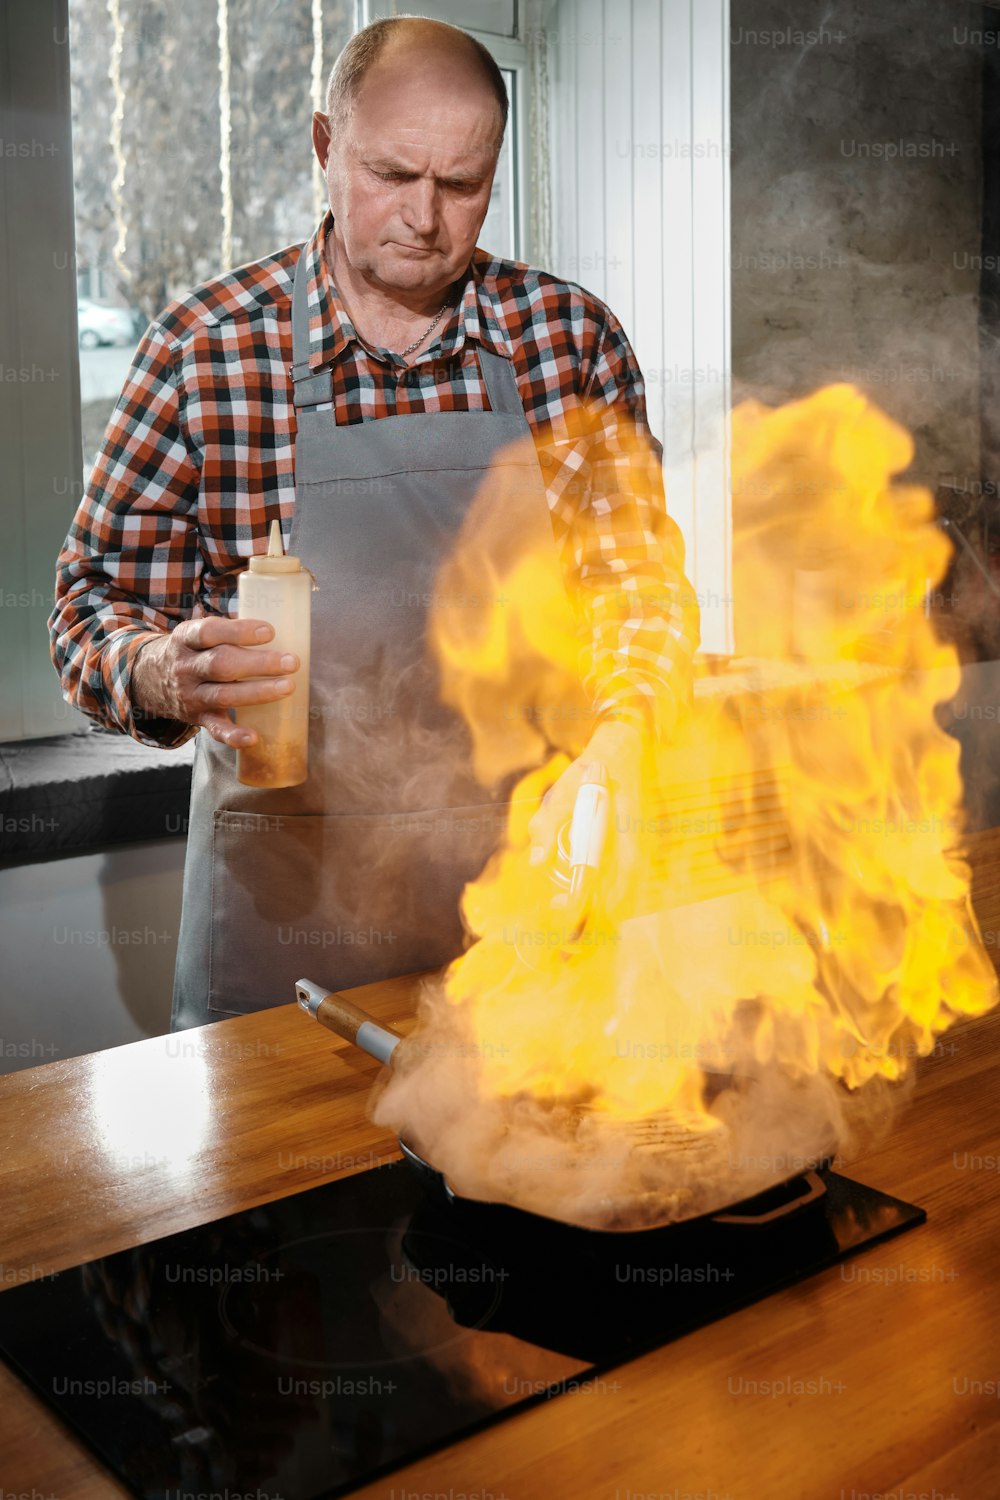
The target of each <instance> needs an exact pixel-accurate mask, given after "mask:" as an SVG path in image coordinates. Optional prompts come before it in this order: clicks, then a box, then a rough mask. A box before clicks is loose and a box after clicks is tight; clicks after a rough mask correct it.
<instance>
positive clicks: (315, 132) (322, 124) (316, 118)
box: [312, 109, 330, 172]
mask: <svg viewBox="0 0 1000 1500" xmlns="http://www.w3.org/2000/svg"><path fill="white" fill-rule="evenodd" d="M312 143H313V150H314V151H315V153H316V156H317V158H318V160H319V164H320V166H321V167H322V169H323V171H324V172H325V171H326V162H327V157H328V156H329V155H330V120H329V117H328V116H327V115H325V114H323V112H322V110H319V109H317V110H315V111H314V113H313V117H312Z"/></svg>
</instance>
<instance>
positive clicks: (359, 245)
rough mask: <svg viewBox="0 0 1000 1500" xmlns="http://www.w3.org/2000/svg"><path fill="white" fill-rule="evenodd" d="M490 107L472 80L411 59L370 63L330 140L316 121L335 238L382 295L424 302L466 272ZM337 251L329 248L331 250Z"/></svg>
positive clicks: (492, 124) (493, 111) (488, 158)
mask: <svg viewBox="0 0 1000 1500" xmlns="http://www.w3.org/2000/svg"><path fill="white" fill-rule="evenodd" d="M498 126H499V117H498V109H497V104H496V101H495V100H494V98H493V96H492V94H491V93H490V91H489V89H488V87H487V86H486V84H485V83H484V82H483V80H481V79H480V78H479V77H478V76H475V75H473V76H471V77H470V76H467V75H463V73H462V71H461V70H460V69H459V70H456V69H455V68H454V67H452V69H451V72H450V75H449V73H447V72H445V71H443V70H442V67H441V63H440V60H438V61H435V59H434V58H433V57H428V58H423V59H422V55H421V54H417V55H416V57H414V56H413V55H412V54H411V56H410V58H409V61H408V63H407V64H406V65H405V66H404V65H403V64H402V62H401V61H397V60H395V59H393V58H392V57H390V58H387V59H383V58H382V57H380V58H379V60H378V62H377V63H376V64H375V65H374V66H373V68H372V69H371V71H370V72H369V73H368V74H367V76H366V77H365V79H364V82H363V83H362V86H361V89H360V91H359V93H358V96H357V98H356V99H355V101H354V108H353V110H352V112H351V115H350V117H349V119H348V120H347V122H346V123H345V127H344V129H343V131H342V132H338V135H337V137H336V138H335V139H334V140H333V141H332V142H331V141H330V137H329V132H328V129H327V124H326V117H325V116H323V115H316V116H315V117H314V124H313V139H314V143H315V145H316V150H317V154H318V155H319V159H320V163H321V165H322V166H323V167H324V169H325V172H326V181H327V188H328V191H329V195H330V207H331V208H332V210H333V214H334V218H335V221H336V230H337V235H338V238H339V241H340V245H341V246H342V247H343V252H344V253H346V255H347V259H348V261H349V262H350V264H351V265H352V266H353V267H354V268H355V270H357V271H359V272H360V273H361V274H362V275H364V276H365V277H366V278H367V279H369V280H370V281H373V282H374V283H376V284H377V285H379V286H380V287H382V288H383V289H385V290H387V291H390V292H393V291H396V292H402V293H404V294H405V293H409V294H411V295H414V296H424V295H427V296H430V295H432V294H435V293H437V292H438V291H444V289H445V288H446V287H448V286H449V285H450V284H451V283H452V282H454V281H456V280H457V279H458V278H459V277H460V276H462V275H463V274H464V272H465V270H466V268H467V267H468V264H469V258H470V256H471V254H472V251H473V249H474V248H475V244H476V240H477V238H478V236H479V231H480V229H481V228H482V224H483V219H484V218H485V217H486V210H487V207H488V206H489V201H490V189H491V187H492V184H493V173H494V171H495V169H496V159H497V131H498ZM338 248H339V247H338Z"/></svg>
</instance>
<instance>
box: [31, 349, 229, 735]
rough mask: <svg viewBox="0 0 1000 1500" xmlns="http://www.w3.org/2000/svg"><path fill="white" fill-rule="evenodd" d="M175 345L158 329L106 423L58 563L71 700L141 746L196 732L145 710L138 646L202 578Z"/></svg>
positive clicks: (163, 625)
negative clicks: (136, 688)
mask: <svg viewBox="0 0 1000 1500" xmlns="http://www.w3.org/2000/svg"><path fill="white" fill-rule="evenodd" d="M181 404H182V403H181V396H180V393H179V384H178V379H177V372H176V368H175V358H174V351H173V350H172V347H171V341H170V339H169V337H168V335H167V334H166V332H165V330H164V329H163V328H162V327H161V326H160V325H159V324H157V323H153V324H151V325H150V327H149V329H148V330H147V332H146V334H145V336H144V338H143V339H142V342H141V343H140V344H139V347H138V349H137V350H136V353H135V356H134V358H133V361H132V367H131V369H130V371H129V374H128V377H127V379H126V381H125V385H124V388H123V390H122V393H121V396H120V397H119V399H118V403H117V405H116V407H115V411H114V413H113V415H112V417H111V420H110V422H109V424H108V428H107V432H106V434H105V438H104V445H103V448H102V450H101V453H100V456H99V457H98V459H97V462H96V464H95V465H94V469H93V472H92V474H91V477H90V481H89V483H88V485H87V489H86V492H85V494H84V497H83V499H82V501H81V503H80V506H79V509H78V510H77V513H76V516H75V518H74V521H73V524H72V526H71V527H70V530H69V534H68V536H67V538H66V541H65V543H64V545H63V548H62V551H61V552H60V554H59V560H58V563H57V567H56V591H55V607H54V609H53V611H52V614H51V616H50V619H49V634H50V641H51V651H52V660H53V663H54V665H55V668H56V671H57V672H58V673H59V677H60V680H61V683H62V690H63V696H64V697H65V698H66V700H67V702H69V703H71V704H73V705H74V707H76V708H78V709H80V711H81V712H82V713H85V714H87V715H88V716H89V717H90V718H92V719H95V720H96V721H97V722H98V723H100V724H103V725H105V726H106V727H108V728H112V729H117V730H119V731H121V732H122V733H124V734H129V735H132V737H133V738H134V739H137V740H139V741H140V742H141V743H142V744H147V745H160V746H174V745H180V744H182V743H183V742H184V741H185V740H187V739H190V738H191V736H192V735H193V734H195V733H196V732H197V731H196V730H195V728H194V727H193V726H192V725H190V724H183V723H180V722H179V721H176V720H167V719H153V718H148V717H144V716H143V715H141V714H140V713H137V711H136V710H135V708H134V707H133V704H132V701H131V692H130V688H131V677H132V669H133V666H134V663H135V658H136V656H137V654H138V652H139V651H140V650H141V648H142V646H143V645H144V644H145V643H146V642H147V641H149V640H152V639H154V638H155V637H156V636H157V635H159V634H162V633H163V632H164V631H169V630H171V629H172V628H173V626H174V625H176V624H177V623H178V622H179V621H180V620H183V619H187V618H189V617H190V616H191V614H192V613H193V612H194V608H195V604H196V601H197V595H198V585H199V580H200V576H201V562H200V553H199V547H198V497H199V488H200V469H199V465H198V462H197V454H196V453H195V452H194V451H193V450H192V446H191V445H190V444H189V443H188V442H187V441H186V439H185V435H184V429H183V421H182V411H181Z"/></svg>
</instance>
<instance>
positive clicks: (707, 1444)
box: [0, 831, 1000, 1500]
mask: <svg viewBox="0 0 1000 1500" xmlns="http://www.w3.org/2000/svg"><path fill="white" fill-rule="evenodd" d="M970 857H971V859H972V862H973V869H974V876H975V879H974V900H975V904H976V908H977V912H978V915H979V918H980V922H981V925H982V927H983V929H984V934H985V936H986V941H987V943H988V946H989V951H990V953H991V955H993V956H994V957H995V955H996V953H997V944H998V943H1000V832H997V831H994V832H990V833H988V834H981V835H977V836H975V837H974V838H973V839H971V840H970ZM415 991H416V985H415V981H413V980H410V979H402V980H393V981H390V982H387V983H384V984H379V985H370V986H366V987H364V988H363V989H360V990H357V991H354V992H352V995H354V996H356V998H357V1000H358V1002H359V1003H360V1004H361V1005H363V1006H364V1008H365V1009H366V1010H369V1011H371V1012H372V1013H373V1014H374V1015H375V1016H376V1017H377V1018H378V1019H379V1020H381V1021H383V1022H387V1023H390V1024H393V1025H397V1026H399V1027H400V1028H401V1029H404V1030H405V1028H406V1023H407V1021H408V1018H409V1017H410V1016H411V1015H412V1012H413V1008H414V998H415ZM998 1054H1000V1011H998V1012H995V1013H992V1014H990V1015H989V1016H986V1017H983V1018H981V1019H979V1020H976V1021H972V1022H967V1023H963V1024H961V1025H960V1026H958V1027H956V1028H955V1029H954V1030H953V1031H952V1032H949V1033H948V1034H947V1036H946V1037H945V1039H944V1043H943V1045H942V1046H941V1047H940V1049H939V1052H938V1053H937V1055H935V1056H934V1057H932V1058H929V1059H927V1060H925V1061H924V1062H922V1063H921V1064H920V1065H919V1081H918V1086H917V1089H916V1093H915V1097H914V1100H913V1102H912V1103H911V1104H910V1105H909V1107H908V1108H907V1110H906V1112H905V1113H904V1114H903V1115H902V1117H901V1118H900V1120H899V1121H898V1122H897V1123H896V1125H895V1127H894V1129H893V1131H892V1133H891V1135H890V1136H889V1137H888V1139H887V1140H886V1141H885V1142H884V1144H883V1145H882V1146H881V1147H880V1148H879V1149H878V1150H877V1151H873V1152H870V1153H868V1154H867V1155H865V1156H864V1157H863V1158H860V1159H857V1160H854V1161H851V1162H850V1164H849V1167H848V1170H849V1171H850V1173H851V1174H852V1175H854V1176H857V1177H858V1178H859V1179H860V1180H862V1181H864V1182H867V1183H870V1184H871V1185H872V1186H874V1187H877V1188H881V1189H883V1190H885V1191H887V1192H890V1193H894V1194H896V1195H897V1196H900V1197H903V1198H907V1199H909V1200H911V1201H913V1202H916V1203H919V1204H921V1205H922V1206H923V1207H924V1208H926V1210H927V1213H928V1222H927V1224H926V1225H924V1226H923V1227H921V1228H918V1229H916V1230H913V1231H911V1232H909V1233H907V1234H906V1235H904V1236H902V1237H900V1238H899V1239H897V1240H893V1241H889V1242H888V1243H886V1244H884V1245H881V1246H877V1247H875V1248H874V1249H872V1250H870V1251H867V1252H866V1253H865V1254H864V1255H862V1256H860V1257H858V1258H857V1259H856V1260H853V1261H851V1262H849V1263H847V1264H846V1265H844V1266H841V1267H834V1268H832V1269H831V1270H829V1271H826V1272H823V1273H821V1274H819V1275H817V1276H814V1277H812V1278H810V1279H809V1280H807V1281H806V1282H803V1283H801V1284H799V1285H798V1286H795V1287H792V1288H790V1289H788V1290H787V1291H784V1292H779V1293H777V1294H775V1295H774V1296H772V1297H770V1298H768V1299H767V1300H766V1301H764V1302H762V1303H759V1304H757V1305H756V1306H753V1307H750V1308H747V1309H745V1310H744V1311H742V1312H739V1313H735V1314H733V1315H731V1316H730V1317H728V1318H726V1319H724V1320H723V1321H721V1322H719V1323H717V1324H713V1325H712V1326H710V1327H707V1328H704V1329H701V1330H699V1331H698V1332H696V1333H693V1334H689V1335H688V1336H686V1337H685V1338H682V1339H680V1340H678V1341H676V1342H675V1343H672V1344H669V1345H666V1346H664V1347H663V1348H661V1349H658V1350H657V1351H655V1352H654V1353H652V1354H648V1355H646V1356H644V1357H643V1358H641V1359H638V1360H635V1361H633V1362H631V1363H629V1364H626V1365H624V1366H621V1367H620V1368H619V1369H618V1370H617V1372H616V1373H615V1374H614V1375H613V1376H607V1377H600V1378H598V1379H596V1380H595V1381H593V1382H592V1383H591V1387H590V1388H589V1389H583V1390H580V1391H575V1392H573V1393H572V1394H569V1395H564V1396H560V1397H559V1398H558V1399H555V1400H551V1401H547V1402H543V1403H542V1404H541V1405H539V1406H536V1407H535V1408H533V1409H531V1410H529V1411H526V1412H522V1413H520V1414H518V1415H516V1416H514V1417H511V1418H509V1419H508V1420H506V1421H503V1422H501V1423H499V1424H497V1425H496V1426H494V1427H492V1428H489V1429H488V1430H486V1431H485V1432H482V1433H479V1434H477V1435H475V1436H473V1437H470V1438H468V1439H466V1440H464V1441H462V1442H459V1443H456V1444H454V1445H453V1446H452V1447H450V1448H448V1449H446V1450H444V1451H443V1452H441V1453H438V1454H435V1455H432V1456H430V1457H427V1458H424V1459H421V1460H420V1461H419V1462H416V1463H414V1464H411V1465H409V1466H407V1467H406V1468H404V1469H401V1470H399V1471H397V1472H396V1473H395V1474H393V1475H392V1476H390V1477H388V1478H385V1479H382V1480H379V1481H378V1482H377V1483H375V1484H373V1485H370V1486H368V1487H367V1488H364V1489H362V1490H359V1491H358V1492H357V1493H358V1494H359V1495H364V1496H371V1497H374V1496H380V1497H383V1500H407V1497H410V1496H413V1495H418V1496H420V1497H424V1496H436V1497H441V1500H462V1497H465V1496H471V1495H472V1493H473V1492H475V1493H476V1496H477V1500H522V1497H523V1500H528V1497H535V1496H537V1497H545V1500H550V1497H552V1496H554V1495H558V1496H563V1495H565V1496H568V1497H573V1500H589V1497H606V1500H653V1497H656V1500H684V1497H689V1500H869V1497H873V1496H881V1497H884V1500H998V1497H1000V1276H998V1272H1000V1075H998V1070H997V1065H996V1059H997V1056H998ZM377 1072H378V1065H377V1064H376V1063H374V1062H373V1061H372V1060H371V1059H369V1058H367V1057H365V1056H364V1055H362V1054H359V1053H358V1052H357V1051H356V1050H354V1049H351V1048H350V1047H349V1046H348V1044H347V1043H346V1042H342V1041H340V1040H339V1039H338V1038H337V1037H335V1036H334V1035H332V1034H331V1033H330V1032H329V1031H326V1030H324V1029H323V1028H322V1027H320V1026H318V1025H317V1024H316V1022H315V1021H313V1020H310V1019H309V1018H308V1017H307V1016H305V1015H304V1014H303V1013H302V1012H300V1011H299V1010H298V1009H297V1007H294V1006H291V1005H287V1006H281V1007H279V1008H276V1009H274V1010H270V1011H266V1012H263V1013H262V1014H260V1015H257V1016H246V1017H240V1018H238V1019H235V1020H231V1021H225V1022H222V1023H219V1024H217V1025H215V1026H211V1027H205V1028H202V1029H199V1030H197V1031H189V1032H184V1033H181V1034H179V1035H177V1036H173V1037H158V1038H154V1039H152V1040H150V1041H145V1042H137V1043H134V1044H132V1045H130V1046H126V1047H119V1048H115V1049H113V1050H110V1051H107V1052H103V1053H95V1054H93V1055H91V1056H88V1057H81V1058H75V1059H71V1060H68V1061H64V1062H56V1063H50V1064H48V1065H46V1066H44V1067H39V1068H34V1069H31V1070H29V1071H26V1072H21V1073H15V1074H13V1075H10V1076H8V1077H6V1078H4V1079H0V1204H2V1223H0V1276H2V1281H0V1286H2V1287H3V1288H7V1287H10V1286H13V1285H16V1284H18V1282H20V1281H23V1280H25V1279H31V1278H33V1277H35V1276H40V1275H44V1274H46V1273H49V1272H52V1271H55V1270H59V1269H61V1268H63V1267H66V1266H71V1265H75V1264H79V1263H80V1262H82V1261H84V1260H88V1259H91V1258H92V1257H94V1256H98V1255H106V1254H108V1253H110V1252H112V1251H115V1250H119V1249H123V1248H125V1247H127V1246H131V1245H136V1244H141V1243H145V1242H148V1241H150V1240H153V1239H157V1238H159V1237H160V1236H162V1235H166V1234H172V1233H175V1232H177V1231H179V1230H182V1229H186V1228H189V1227H191V1226H193V1225H196V1224H203V1223H207V1222H209V1221H211V1220H212V1219H215V1218H218V1217H219V1216H220V1215H223V1214H228V1213H233V1212H235V1211H237V1210H239V1209H242V1208H247V1207H249V1206H251V1205H253V1204H257V1203H263V1202H267V1201H269V1200H271V1199H274V1198H277V1197H281V1196H283V1195H284V1194H286V1193H292V1192H296V1191H298V1190H300V1189H303V1188H307V1187H312V1186H315V1185H317V1184H318V1183H321V1182H329V1181H331V1180H333V1179H334V1178H337V1177H342V1176H346V1175H349V1174H350V1173H352V1172H356V1171H364V1170H366V1169H367V1168H368V1167H371V1166H374V1165H377V1164H379V1163H380V1162H384V1161H389V1160H393V1159H395V1157H396V1156H397V1155H398V1152H397V1150H396V1146H395V1142H394V1141H393V1139H392V1138H391V1137H390V1136H388V1135H386V1133H385V1132H383V1131H380V1130H378V1129H377V1128H376V1127H375V1126H374V1125H373V1124H372V1123H371V1122H370V1121H369V1120H368V1119H367V1117H366V1099H367V1095H368V1091H369V1086H370V1084H371V1082H372V1080H373V1079H374V1077H375V1076H376V1074H377ZM22 1493H23V1494H26V1495H27V1496H30V1497H31V1500H35V1497H36V1496H37V1497H47V1500H107V1497H111V1496H121V1495H124V1494H125V1493H126V1492H125V1491H124V1490H122V1489H121V1488H120V1487H119V1486H118V1485H116V1484H115V1482H114V1481H113V1480H112V1479H111V1478H110V1477H109V1476H108V1474H107V1473H106V1471H105V1470H104V1469H103V1468H102V1467H101V1465H100V1464H99V1463H97V1461H96V1460H94V1459H93V1458H91V1457H90V1455H89V1454H88V1453H87V1452H86V1451H85V1450H84V1449H83V1448H82V1447H81V1446H80V1445H79V1444H78V1443H77V1442H76V1440H75V1439H74V1438H73V1437H71V1436H70V1435H69V1433H68V1432H67V1431H66V1430H65V1429H64V1428H63V1427H62V1426H61V1424H60V1423H59V1422H58V1421H57V1420H56V1418H55V1417H53V1416H52V1415H51V1414H50V1413H49V1412H48V1410H47V1409H46V1408H45V1407H44V1405H43V1404H42V1403H40V1402H39V1401H37V1400H36V1399H35V1398H34V1397H33V1396H32V1395H31V1394H30V1393H29V1392H28V1391H27V1390H26V1389H25V1388H24V1387H23V1386H22V1385H21V1384H20V1382H18V1381H17V1379H16V1378H15V1377H14V1376H13V1375H12V1374H11V1373H10V1372H9V1371H8V1370H7V1369H6V1367H4V1366H0V1500H7V1496H9V1495H20V1494H22Z"/></svg>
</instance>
